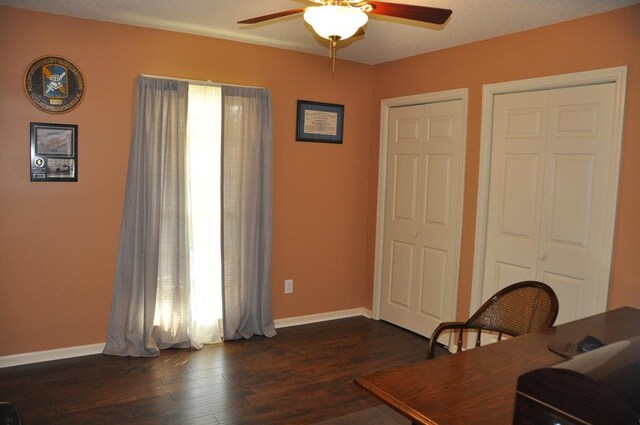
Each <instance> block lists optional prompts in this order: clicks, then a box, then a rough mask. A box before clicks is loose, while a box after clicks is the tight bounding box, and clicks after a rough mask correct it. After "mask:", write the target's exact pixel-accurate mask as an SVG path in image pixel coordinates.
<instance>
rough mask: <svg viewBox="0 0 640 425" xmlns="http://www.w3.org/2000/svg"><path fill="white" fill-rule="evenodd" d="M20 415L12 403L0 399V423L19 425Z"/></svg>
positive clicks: (1, 424) (3, 424)
mask: <svg viewBox="0 0 640 425" xmlns="http://www.w3.org/2000/svg"><path fill="white" fill-rule="evenodd" d="M20 424H21V422H20V417H18V411H17V410H16V408H15V407H13V404H11V403H9V402H6V401H0V425H20Z"/></svg>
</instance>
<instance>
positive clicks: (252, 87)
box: [139, 74, 265, 89]
mask: <svg viewBox="0 0 640 425" xmlns="http://www.w3.org/2000/svg"><path fill="white" fill-rule="evenodd" d="M139 75H140V76H141V77H148V78H158V79H161V80H176V81H186V82H187V83H193V84H198V85H201V86H213V87H220V86H231V87H244V88H251V89H264V88H265V87H257V86H242V85H239V84H228V83H214V82H213V81H211V80H208V81H204V80H191V79H188V78H175V77H164V76H161V75H151V74H139Z"/></svg>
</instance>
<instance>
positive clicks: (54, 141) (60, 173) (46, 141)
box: [30, 122, 78, 182]
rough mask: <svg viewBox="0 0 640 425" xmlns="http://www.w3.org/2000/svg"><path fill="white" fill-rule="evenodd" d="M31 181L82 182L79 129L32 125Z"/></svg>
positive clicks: (66, 125)
mask: <svg viewBox="0 0 640 425" xmlns="http://www.w3.org/2000/svg"><path fill="white" fill-rule="evenodd" d="M30 133H31V163H30V169H31V172H30V175H31V181H32V182H35V181H57V182H76V181H78V126H77V125H71V124H46V123H38V122H32V123H31V131H30Z"/></svg>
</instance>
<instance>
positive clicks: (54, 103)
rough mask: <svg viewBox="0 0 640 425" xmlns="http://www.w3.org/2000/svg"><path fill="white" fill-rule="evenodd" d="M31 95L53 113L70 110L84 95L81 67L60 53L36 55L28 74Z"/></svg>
mask: <svg viewBox="0 0 640 425" xmlns="http://www.w3.org/2000/svg"><path fill="white" fill-rule="evenodd" d="M24 88H25V91H26V93H27V97H28V98H29V100H30V101H31V103H33V104H34V105H35V106H37V107H38V108H39V109H41V110H43V111H45V112H49V113H52V114H62V113H64V112H69V111H70V110H72V109H73V108H75V107H76V106H78V104H79V103H80V101H81V100H82V97H83V96H84V79H83V77H82V74H81V73H80V70H78V68H77V67H76V66H75V65H74V64H73V63H72V62H71V61H69V60H67V59H65V58H62V57H59V56H44V57H41V58H39V59H36V60H35V61H34V62H33V63H32V64H31V65H30V66H29V68H28V69H27V72H26V74H25V76H24Z"/></svg>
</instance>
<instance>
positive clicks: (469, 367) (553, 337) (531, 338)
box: [356, 307, 640, 425]
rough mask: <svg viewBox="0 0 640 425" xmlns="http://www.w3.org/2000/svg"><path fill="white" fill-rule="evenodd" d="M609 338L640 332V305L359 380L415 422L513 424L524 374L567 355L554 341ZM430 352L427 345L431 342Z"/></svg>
mask: <svg viewBox="0 0 640 425" xmlns="http://www.w3.org/2000/svg"><path fill="white" fill-rule="evenodd" d="M586 335H593V336H595V337H597V338H599V339H601V340H602V341H604V342H605V343H611V342H614V341H618V340H621V339H625V338H629V337H632V336H637V335H640V310H638V309H634V308H631V307H624V308H620V309H617V310H612V311H609V312H606V313H602V314H598V315H596V316H592V317H588V318H585V319H581V320H577V321H575V322H570V323H566V324H564V325H560V326H557V327H554V328H551V329H548V330H546V331H544V332H541V333H536V334H528V335H524V336H520V337H517V338H513V339H509V340H506V341H502V342H499V343H496V344H491V345H486V346H483V347H479V348H474V349H472V350H468V351H463V352H462V353H458V354H454V355H451V356H447V357H441V358H436V359H433V360H425V361H424V362H420V363H416V364H413V365H408V366H404V367H400V368H397V369H392V370H387V371H382V372H378V373H374V374H371V375H366V376H363V377H361V378H359V379H357V380H356V383H357V384H358V385H360V386H361V387H362V388H364V389H366V390H367V391H369V392H370V393H372V394H373V395H375V396H377V397H379V398H380V399H381V400H382V401H384V402H385V403H386V404H388V405H389V406H391V407H393V408H394V409H396V410H397V411H399V412H400V413H402V414H403V415H405V416H406V417H407V418H409V419H411V420H412V421H413V422H414V423H418V424H430V425H449V424H464V425H468V424H485V423H486V424H492V425H500V424H505V425H506V424H511V423H512V421H513V409H514V405H515V397H516V384H517V380H518V377H519V376H520V375H522V374H523V373H526V372H529V371H532V370H535V369H539V368H542V367H546V366H549V365H552V364H555V363H558V362H560V361H563V360H565V359H564V358H563V357H560V356H559V355H557V354H554V353H552V352H551V351H549V350H548V349H547V345H548V344H549V343H550V342H552V341H560V342H571V343H577V342H579V341H580V340H581V339H582V338H584V337H585V336H586ZM425 356H426V346H425Z"/></svg>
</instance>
